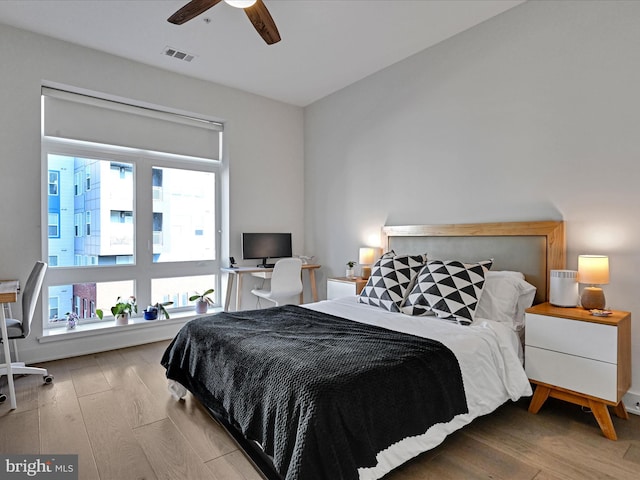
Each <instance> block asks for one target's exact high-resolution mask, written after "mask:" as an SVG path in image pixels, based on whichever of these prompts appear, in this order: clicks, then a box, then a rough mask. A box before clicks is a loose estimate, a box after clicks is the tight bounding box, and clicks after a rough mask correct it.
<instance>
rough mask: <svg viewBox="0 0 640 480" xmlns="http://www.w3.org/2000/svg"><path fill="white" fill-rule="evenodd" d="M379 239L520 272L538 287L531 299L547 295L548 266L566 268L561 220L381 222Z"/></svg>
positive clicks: (399, 248) (400, 248)
mask: <svg viewBox="0 0 640 480" xmlns="http://www.w3.org/2000/svg"><path fill="white" fill-rule="evenodd" d="M382 236H383V245H384V247H385V248H386V249H387V250H390V249H393V250H395V251H396V253H413V254H417V253H427V255H428V258H429V259H440V260H461V261H465V262H476V261H479V260H486V259H488V258H493V259H494V264H493V267H492V270H514V271H518V272H522V273H524V274H525V277H526V279H527V281H528V282H529V283H531V284H532V285H535V287H536V288H537V293H536V298H535V300H534V303H541V302H544V301H547V300H548V299H549V271H550V270H552V269H564V268H565V261H566V257H565V236H564V222H554V221H545V222H510V223H473V224H458V225H408V226H385V227H382Z"/></svg>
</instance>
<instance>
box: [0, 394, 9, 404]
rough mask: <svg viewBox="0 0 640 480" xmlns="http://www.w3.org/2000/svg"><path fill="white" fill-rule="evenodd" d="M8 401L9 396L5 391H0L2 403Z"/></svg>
mask: <svg viewBox="0 0 640 480" xmlns="http://www.w3.org/2000/svg"><path fill="white" fill-rule="evenodd" d="M6 401H7V396H6V395H5V394H4V393H0V403H4V402H6Z"/></svg>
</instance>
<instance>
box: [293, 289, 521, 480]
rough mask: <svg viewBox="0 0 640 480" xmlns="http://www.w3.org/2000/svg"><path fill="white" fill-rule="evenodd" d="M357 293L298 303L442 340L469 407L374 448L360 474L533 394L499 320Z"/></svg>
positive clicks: (368, 477)
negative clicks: (412, 312)
mask: <svg viewBox="0 0 640 480" xmlns="http://www.w3.org/2000/svg"><path fill="white" fill-rule="evenodd" d="M356 298H357V297H344V298H339V299H336V300H325V301H321V302H317V303H311V304H305V305H302V306H303V307H305V308H309V309H311V310H316V311H319V312H324V313H328V314H331V315H335V316H338V317H342V318H347V319H350V320H355V321H358V322H362V323H367V324H370V325H377V326H379V327H383V328H388V329H390V330H395V331H398V332H404V333H409V334H412V335H417V336H420V337H426V338H432V339H434V340H438V341H439V342H441V343H443V344H444V345H446V346H447V347H448V348H449V349H450V350H451V351H452V352H453V353H454V354H455V356H456V358H457V359H458V363H459V364H460V370H461V372H462V380H463V382H464V389H465V393H466V396H467V405H468V407H469V412H468V413H466V414H463V415H457V416H455V417H454V418H453V419H452V420H451V421H450V422H448V423H440V424H437V425H434V426H433V427H431V428H430V429H429V430H427V431H426V432H425V433H424V434H422V435H418V436H415V437H409V438H405V439H403V440H401V441H400V442H397V443H395V444H393V445H391V446H390V447H388V448H387V449H385V450H383V451H382V452H379V453H378V455H377V460H378V464H377V465H376V466H375V467H371V468H360V469H358V473H359V477H360V479H361V480H374V479H379V478H381V477H383V476H384V475H385V474H387V473H388V472H390V471H391V470H393V469H394V468H396V467H398V466H400V465H402V464H403V463H405V462H406V461H408V460H409V459H411V458H413V457H415V456H417V455H419V454H420V453H422V452H426V451H428V450H431V449H432V448H434V447H436V446H437V445H439V444H440V443H442V441H443V440H444V439H445V437H446V436H447V435H449V434H451V433H452V432H454V431H456V430H458V429H460V428H462V427H463V426H465V425H467V424H469V423H470V422H471V421H472V420H473V419H474V418H477V417H479V416H482V415H486V414H488V413H490V412H492V411H494V410H495V409H496V408H498V407H499V406H500V405H502V404H503V403H505V402H506V401H507V400H509V399H511V400H514V401H515V400H517V399H519V398H520V397H523V396H529V395H531V394H532V391H531V385H530V384H529V380H528V379H527V376H526V374H525V371H524V369H523V367H522V363H521V361H520V359H519V358H518V348H519V344H520V343H519V339H518V336H517V335H516V334H515V332H514V331H513V330H511V329H509V328H507V327H505V326H504V325H503V324H501V323H499V322H495V321H491V320H488V319H476V321H475V322H474V324H473V325H471V326H461V325H457V324H454V323H451V322H447V321H443V320H441V319H438V318H435V317H412V316H409V315H405V314H402V313H392V312H388V311H386V310H383V309H381V308H378V307H374V306H371V305H365V304H362V303H358V302H357V300H356Z"/></svg>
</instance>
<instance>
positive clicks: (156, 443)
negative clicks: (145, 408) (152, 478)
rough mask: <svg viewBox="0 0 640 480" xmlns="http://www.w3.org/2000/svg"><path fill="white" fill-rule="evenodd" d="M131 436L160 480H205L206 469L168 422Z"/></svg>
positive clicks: (147, 426)
mask: <svg viewBox="0 0 640 480" xmlns="http://www.w3.org/2000/svg"><path fill="white" fill-rule="evenodd" d="M134 434H135V436H136V438H137V439H138V442H139V443H140V445H141V446H142V449H143V450H144V451H145V453H146V455H147V458H148V459H149V461H150V463H151V465H152V467H153V469H154V470H155V472H156V475H157V477H158V479H160V480H172V479H175V478H184V479H191V478H193V479H198V478H202V479H205V478H207V477H208V476H209V471H208V470H207V467H206V466H205V465H204V464H203V463H202V461H201V460H200V458H199V457H198V455H196V453H195V452H194V451H193V450H192V449H191V448H190V446H189V444H188V443H187V442H186V441H185V438H184V437H183V435H182V434H181V433H180V432H179V431H178V429H177V428H176V426H175V425H174V424H173V422H172V421H171V420H169V419H166V420H160V421H159V422H156V423H152V424H151V425H145V426H144V427H140V428H136V429H135V430H134Z"/></svg>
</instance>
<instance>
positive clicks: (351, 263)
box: [347, 260, 356, 278]
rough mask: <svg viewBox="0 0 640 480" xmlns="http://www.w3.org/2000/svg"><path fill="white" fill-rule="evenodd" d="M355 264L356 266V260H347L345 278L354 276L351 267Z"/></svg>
mask: <svg viewBox="0 0 640 480" xmlns="http://www.w3.org/2000/svg"><path fill="white" fill-rule="evenodd" d="M355 266H356V262H354V261H353V260H349V261H348V262H347V278H353V277H355V273H354V272H353V267H355Z"/></svg>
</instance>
